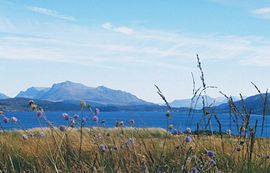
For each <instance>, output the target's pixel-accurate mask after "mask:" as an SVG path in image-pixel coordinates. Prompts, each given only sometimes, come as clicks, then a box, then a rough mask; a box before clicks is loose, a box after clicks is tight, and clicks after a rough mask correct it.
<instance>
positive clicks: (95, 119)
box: [93, 115, 98, 123]
mask: <svg viewBox="0 0 270 173" xmlns="http://www.w3.org/2000/svg"><path fill="white" fill-rule="evenodd" d="M93 121H94V122H96V123H97V122H98V116H96V115H95V116H93Z"/></svg>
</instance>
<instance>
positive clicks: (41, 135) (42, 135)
mask: <svg viewBox="0 0 270 173" xmlns="http://www.w3.org/2000/svg"><path fill="white" fill-rule="evenodd" d="M45 136H46V135H45V133H44V132H43V131H41V132H39V134H38V137H39V138H44V137H45Z"/></svg>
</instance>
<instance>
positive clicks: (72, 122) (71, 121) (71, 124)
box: [70, 119, 76, 127]
mask: <svg viewBox="0 0 270 173" xmlns="http://www.w3.org/2000/svg"><path fill="white" fill-rule="evenodd" d="M75 124H76V121H75V120H74V119H72V120H70V126H71V127H74V126H75Z"/></svg>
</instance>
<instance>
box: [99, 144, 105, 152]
mask: <svg viewBox="0 0 270 173" xmlns="http://www.w3.org/2000/svg"><path fill="white" fill-rule="evenodd" d="M98 148H99V151H100V152H103V153H105V152H106V151H107V146H106V145H105V144H100V145H99V147H98Z"/></svg>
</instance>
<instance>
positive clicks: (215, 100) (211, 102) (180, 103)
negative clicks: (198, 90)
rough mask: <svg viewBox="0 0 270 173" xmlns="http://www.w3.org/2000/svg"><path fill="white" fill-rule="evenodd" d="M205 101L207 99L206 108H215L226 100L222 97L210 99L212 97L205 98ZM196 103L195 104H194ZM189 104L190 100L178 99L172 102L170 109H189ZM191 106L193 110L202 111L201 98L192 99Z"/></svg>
mask: <svg viewBox="0 0 270 173" xmlns="http://www.w3.org/2000/svg"><path fill="white" fill-rule="evenodd" d="M206 99H207V104H208V106H209V105H211V106H217V105H220V104H223V103H226V102H227V99H226V98H224V97H218V98H212V97H209V96H206ZM196 101H197V103H196ZM191 102H192V100H191V98H190V99H179V100H174V101H172V102H171V103H170V105H171V106H172V107H186V108H189V107H190V106H191ZM195 104H196V105H195ZM192 106H193V108H195V109H202V107H203V102H202V97H200V98H198V96H197V97H195V98H194V99H193V103H192Z"/></svg>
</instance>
